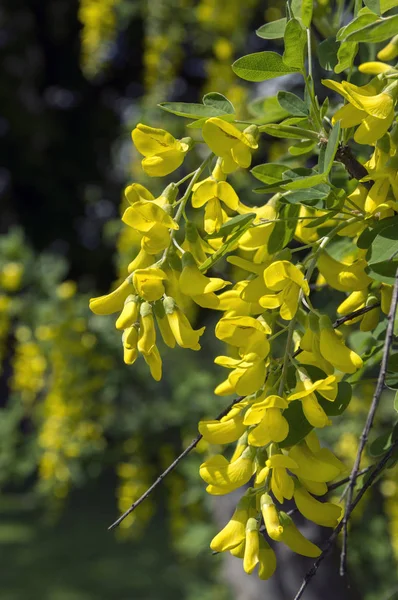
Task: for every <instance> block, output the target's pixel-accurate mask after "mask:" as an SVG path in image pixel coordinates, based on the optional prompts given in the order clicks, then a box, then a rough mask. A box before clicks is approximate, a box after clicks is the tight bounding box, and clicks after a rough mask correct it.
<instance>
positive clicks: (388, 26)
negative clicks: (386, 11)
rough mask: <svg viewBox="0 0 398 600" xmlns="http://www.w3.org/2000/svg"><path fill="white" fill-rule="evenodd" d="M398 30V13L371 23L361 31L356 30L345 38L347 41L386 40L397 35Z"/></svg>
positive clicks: (367, 41) (369, 41)
mask: <svg viewBox="0 0 398 600" xmlns="http://www.w3.org/2000/svg"><path fill="white" fill-rule="evenodd" d="M397 31H398V15H393V16H392V17H386V18H385V19H383V20H380V21H376V22H375V23H371V24H370V25H367V26H366V27H363V28H362V29H360V30H359V31H354V32H353V33H351V34H350V35H348V36H347V37H346V38H345V39H346V41H347V42H366V43H376V42H384V40H388V39H389V38H391V37H393V36H394V35H396V33H397Z"/></svg>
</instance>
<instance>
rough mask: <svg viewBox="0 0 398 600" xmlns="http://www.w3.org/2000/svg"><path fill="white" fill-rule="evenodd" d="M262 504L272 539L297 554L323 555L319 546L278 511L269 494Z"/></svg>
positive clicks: (263, 496) (267, 528)
mask: <svg viewBox="0 0 398 600" xmlns="http://www.w3.org/2000/svg"><path fill="white" fill-rule="evenodd" d="M260 502H261V512H262V515H263V519H264V524H265V528H266V531H267V534H268V535H269V537H270V538H271V539H273V540H274V541H275V542H282V543H284V544H286V546H288V547H289V548H290V549H291V550H293V552H296V554H302V555H303V556H310V557H312V558H316V557H317V556H319V555H320V554H321V550H320V549H319V548H318V546H316V545H315V544H313V543H312V542H310V540H307V538H305V537H304V536H303V534H302V533H301V532H300V531H299V530H298V529H297V527H296V525H295V524H294V522H293V520H292V519H291V518H290V517H289V516H288V515H287V514H286V513H284V512H282V511H278V509H277V508H276V506H275V505H274V503H273V502H272V499H271V497H270V496H269V495H268V494H263V495H262V497H261V501H260Z"/></svg>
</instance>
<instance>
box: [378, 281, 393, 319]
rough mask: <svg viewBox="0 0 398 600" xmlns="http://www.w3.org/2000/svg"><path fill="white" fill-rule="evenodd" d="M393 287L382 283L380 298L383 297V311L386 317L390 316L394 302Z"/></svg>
mask: <svg viewBox="0 0 398 600" xmlns="http://www.w3.org/2000/svg"><path fill="white" fill-rule="evenodd" d="M392 290H393V287H392V285H388V284H387V283H382V284H381V287H380V296H381V310H382V311H383V313H384V314H385V315H388V313H389V311H390V306H391V300H392Z"/></svg>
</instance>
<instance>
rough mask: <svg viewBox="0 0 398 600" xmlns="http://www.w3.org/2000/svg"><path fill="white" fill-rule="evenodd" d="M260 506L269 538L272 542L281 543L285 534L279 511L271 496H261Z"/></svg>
mask: <svg viewBox="0 0 398 600" xmlns="http://www.w3.org/2000/svg"><path fill="white" fill-rule="evenodd" d="M260 505H261V512H262V515H263V519H264V525H265V529H266V530H267V533H268V535H269V537H270V538H271V539H272V540H275V541H276V542H279V541H280V539H281V537H282V534H283V527H282V525H281V523H280V521H279V515H278V510H277V508H276V506H275V504H274V503H273V501H272V498H271V496H269V495H268V494H263V495H262V496H261V500H260Z"/></svg>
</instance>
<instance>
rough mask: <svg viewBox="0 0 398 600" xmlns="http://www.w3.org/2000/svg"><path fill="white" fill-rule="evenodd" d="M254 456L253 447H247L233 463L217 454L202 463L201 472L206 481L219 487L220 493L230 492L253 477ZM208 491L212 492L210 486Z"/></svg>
mask: <svg viewBox="0 0 398 600" xmlns="http://www.w3.org/2000/svg"><path fill="white" fill-rule="evenodd" d="M253 458H254V450H252V449H251V448H246V450H244V452H243V453H242V454H241V456H240V457H239V458H238V459H237V460H235V461H234V462H232V463H229V462H228V461H227V459H226V458H225V457H224V456H222V455H221V454H215V455H214V456H211V457H210V458H209V459H208V460H207V461H206V462H204V463H202V464H201V465H200V468H199V474H200V476H201V478H202V479H203V480H204V481H205V482H206V483H208V484H209V485H210V486H214V487H215V488H217V490H218V493H219V494H220V493H221V494H229V492H231V491H233V490H235V489H237V488H239V487H241V486H242V485H245V483H247V482H248V481H249V479H250V478H251V477H252V475H253V474H254V471H255V465H254V462H253ZM207 491H208V492H209V493H212V492H211V491H210V490H209V488H207Z"/></svg>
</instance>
